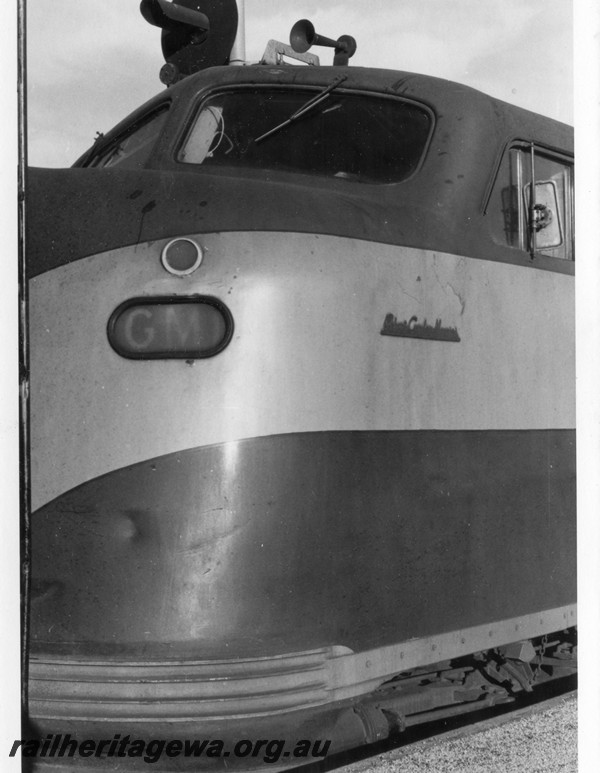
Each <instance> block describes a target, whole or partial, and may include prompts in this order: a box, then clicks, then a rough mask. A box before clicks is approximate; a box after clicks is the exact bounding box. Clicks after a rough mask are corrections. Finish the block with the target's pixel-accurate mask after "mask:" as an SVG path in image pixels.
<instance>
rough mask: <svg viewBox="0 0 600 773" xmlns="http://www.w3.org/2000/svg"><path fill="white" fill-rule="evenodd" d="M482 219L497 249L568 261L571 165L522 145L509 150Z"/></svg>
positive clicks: (571, 253)
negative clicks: (533, 176)
mask: <svg viewBox="0 0 600 773" xmlns="http://www.w3.org/2000/svg"><path fill="white" fill-rule="evenodd" d="M532 154H533V159H532ZM532 162H533V163H532ZM532 169H533V174H534V175H535V189H534V190H535V199H534V201H533V202H532V201H531V190H532V185H531V180H532ZM486 214H487V216H488V217H489V219H490V226H491V230H492V237H493V239H494V241H495V242H496V243H498V244H504V245H508V246H509V247H514V248H516V249H519V250H523V251H526V252H529V253H532V252H534V253H535V254H536V255H547V256H548V257H553V258H559V259H562V260H573V259H574V247H573V244H574V241H573V162H572V160H571V159H569V158H567V157H563V156H560V155H558V154H555V153H552V152H550V151H548V150H546V149H544V148H542V147H536V146H535V145H534V146H533V147H532V146H531V145H528V144H527V145H526V144H524V143H523V144H519V145H515V146H513V147H511V148H509V149H508V151H507V152H506V153H505V154H504V157H503V159H502V162H501V165H500V168H499V170H498V174H497V177H496V181H495V183H494V187H493V189H492V193H491V196H490V199H489V201H488V205H487V207H486ZM532 223H533V226H532Z"/></svg>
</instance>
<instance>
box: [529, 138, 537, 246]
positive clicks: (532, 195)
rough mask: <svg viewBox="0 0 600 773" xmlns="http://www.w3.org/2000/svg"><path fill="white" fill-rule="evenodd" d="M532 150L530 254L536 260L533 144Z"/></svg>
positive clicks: (532, 145)
mask: <svg viewBox="0 0 600 773" xmlns="http://www.w3.org/2000/svg"><path fill="white" fill-rule="evenodd" d="M530 149H531V194H530V196H529V252H530V255H531V259H532V260H533V259H534V258H535V249H536V238H535V237H536V233H537V231H536V228H535V212H536V209H535V149H534V144H533V142H532V143H531V145H530Z"/></svg>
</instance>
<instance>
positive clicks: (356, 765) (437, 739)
mask: <svg viewBox="0 0 600 773" xmlns="http://www.w3.org/2000/svg"><path fill="white" fill-rule="evenodd" d="M576 697H577V690H576V677H565V678H564V679H560V680H556V682H553V683H551V684H548V685H544V686H541V687H540V688H539V689H538V690H536V691H535V694H531V693H530V694H526V695H523V696H519V697H518V698H517V700H515V701H514V702H513V703H510V704H503V705H499V706H495V707H492V708H488V709H484V710H482V711H479V712H473V713H471V714H468V715H463V716H458V717H450V718H447V719H438V720H436V721H433V722H430V723H427V724H423V725H419V726H416V727H412V728H408V729H407V730H406V731H404V732H403V733H402V734H401V735H400V736H397V737H396V738H395V739H393V740H391V739H388V740H386V741H384V742H381V743H378V744H373V745H371V746H369V747H363V748H362V749H357V750H353V751H351V752H347V753H343V754H338V755H335V756H332V757H329V758H328V759H326V760H324V761H322V762H321V763H316V764H313V765H310V766H305V767H303V768H301V769H297V772H296V773H327V771H334V770H335V771H338V773H378V772H379V771H385V773H395V772H396V771H402V773H416V772H417V771H433V773H450V772H451V771H459V772H460V773H488V772H490V773H491V772H492V771H493V773H513V771H514V773H517V771H518V773H535V772H536V771H538V770H539V771H540V772H541V771H544V773H555V772H556V773H558V771H561V773H571V771H573V773H575V771H576V770H577V745H576V744H577V740H576V732H577V731H576V725H575V707H576ZM553 760H554V762H553Z"/></svg>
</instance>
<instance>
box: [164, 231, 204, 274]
mask: <svg viewBox="0 0 600 773" xmlns="http://www.w3.org/2000/svg"><path fill="white" fill-rule="evenodd" d="M202 258H203V252H202V247H200V245H199V244H196V242H195V241H193V240H192V239H182V238H178V239H172V240H171V241H170V242H169V243H168V244H165V246H164V247H163V251H162V253H161V255H160V260H161V262H162V264H163V266H164V267H165V268H166V270H167V271H168V272H169V273H170V274H175V275H176V276H186V275H187V274H191V273H192V272H193V271H195V270H196V269H197V268H198V266H199V265H200V263H202Z"/></svg>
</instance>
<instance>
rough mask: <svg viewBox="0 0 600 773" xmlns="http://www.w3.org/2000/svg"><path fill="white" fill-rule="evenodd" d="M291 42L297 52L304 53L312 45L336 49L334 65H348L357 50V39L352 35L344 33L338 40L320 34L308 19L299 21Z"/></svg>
mask: <svg viewBox="0 0 600 773" xmlns="http://www.w3.org/2000/svg"><path fill="white" fill-rule="evenodd" d="M290 44H291V46H292V48H293V49H294V51H295V52H296V53H297V54H303V53H305V52H306V51H308V49H309V48H310V47H311V46H328V47H329V48H333V49H334V50H335V54H334V57H333V63H334V65H347V64H348V60H349V59H350V57H351V56H353V55H354V52H355V51H356V40H354V38H353V37H351V36H350V35H342V36H341V37H339V38H338V39H337V40H332V39H331V38H326V37H325V36H324V35H318V34H317V33H316V32H315V28H314V26H313V24H312V22H310V21H309V20H308V19H300V21H297V22H296V23H295V24H294V26H293V27H292V30H291V32H290Z"/></svg>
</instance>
